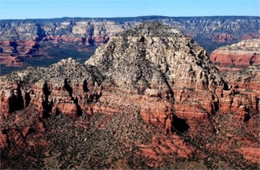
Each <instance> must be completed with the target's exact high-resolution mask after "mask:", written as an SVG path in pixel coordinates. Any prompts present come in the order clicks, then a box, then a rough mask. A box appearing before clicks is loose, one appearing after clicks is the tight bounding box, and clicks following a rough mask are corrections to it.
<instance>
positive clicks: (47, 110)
mask: <svg viewBox="0 0 260 170" xmlns="http://www.w3.org/2000/svg"><path fill="white" fill-rule="evenodd" d="M42 91H43V94H44V95H45V98H44V101H43V102H42V107H43V118H46V117H49V116H50V115H49V113H50V112H51V110H52V103H49V100H48V98H49V95H50V94H51V91H49V88H48V85H47V83H46V82H45V83H44V85H43V88H42Z"/></svg>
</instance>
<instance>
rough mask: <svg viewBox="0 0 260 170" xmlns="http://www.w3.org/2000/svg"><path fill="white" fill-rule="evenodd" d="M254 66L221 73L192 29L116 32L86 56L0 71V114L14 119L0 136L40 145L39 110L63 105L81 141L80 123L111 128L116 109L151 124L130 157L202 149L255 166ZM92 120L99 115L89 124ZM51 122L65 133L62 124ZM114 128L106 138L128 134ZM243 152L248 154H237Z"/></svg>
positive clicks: (150, 27)
mask: <svg viewBox="0 0 260 170" xmlns="http://www.w3.org/2000/svg"><path fill="white" fill-rule="evenodd" d="M258 72H259V67H258V66H250V67H249V68H248V69H247V70H244V71H243V72H238V73H236V74H232V75H231V74H230V75H227V76H226V77H224V76H223V75H222V74H221V73H220V72H219V71H218V69H216V68H215V67H214V66H213V65H212V63H211V62H210V61H209V57H208V56H207V55H206V51H205V50H204V49H203V48H202V47H200V46H199V45H198V44H197V43H195V42H194V41H193V40H192V39H190V38H187V37H185V36H184V35H182V34H181V33H180V32H179V31H177V30H175V29H172V28H170V27H167V26H164V25H161V24H159V23H148V24H144V25H140V26H138V27H137V28H135V29H132V30H129V31H126V32H123V33H120V34H118V35H116V36H114V37H112V38H111V39H110V41H109V42H108V43H107V44H106V45H105V46H102V47H100V48H98V49H97V51H96V53H95V55H94V56H92V58H91V59H90V60H88V61H86V63H85V65H82V64H79V63H78V62H76V61H75V60H72V59H71V58H70V59H67V60H61V61H60V62H58V63H56V64H53V65H51V66H50V67H48V68H28V69H26V70H22V71H19V72H15V73H12V74H10V75H6V76H2V77H0V85H1V86H0V100H1V103H0V104H1V111H0V113H1V118H2V119H1V120H2V121H1V124H4V122H8V121H10V123H11V124H10V126H11V127H12V128H9V129H7V128H5V127H6V126H7V125H5V124H4V125H5V126H3V127H4V128H2V129H0V130H2V131H1V134H0V139H1V141H0V146H1V148H7V147H9V146H8V145H9V144H8V142H6V141H11V143H12V146H11V148H16V147H17V146H18V148H19V147H23V148H26V149H28V148H31V147H32V148H35V147H37V146H44V145H45V144H46V143H45V142H44V141H45V140H44V139H45V138H44V132H46V130H45V126H44V124H43V122H42V120H43V121H44V122H45V123H46V124H48V122H51V121H53V122H55V123H54V124H55V125H56V123H58V122H57V121H59V120H57V117H58V115H62V116H60V119H62V117H63V116H64V115H67V117H66V116H65V118H64V119H63V120H68V119H69V118H72V119H73V121H75V124H74V125H73V127H75V128H82V129H81V131H80V132H79V131H77V132H76V130H75V131H74V132H73V134H74V137H76V134H78V133H80V134H81V135H82V137H81V138H80V140H79V141H81V142H82V138H83V139H84V138H85V137H86V136H85V137H83V135H85V133H82V130H84V131H85V130H86V131H87V130H88V129H89V130H90V132H89V134H88V135H87V136H92V134H93V133H95V132H100V135H101V134H104V133H103V132H104V129H105V130H106V129H109V127H107V126H106V125H107V124H108V123H107V122H110V123H111V122H112V124H120V123H122V122H121V119H119V118H118V117H116V116H117V115H120V113H121V114H122V113H123V116H126V115H128V114H130V113H133V112H136V113H138V114H137V115H138V116H140V119H142V122H144V125H146V127H145V128H144V127H142V128H140V129H141V131H146V130H147V129H149V128H151V127H153V131H152V132H153V133H154V134H153V135H152V136H153V137H152V139H151V136H150V139H149V140H147V139H146V140H144V138H145V137H146V136H145V137H144V136H142V137H141V138H142V140H141V142H140V141H139V142H136V143H135V144H133V143H131V144H132V145H133V146H134V147H133V148H136V146H137V148H138V149H137V150H135V152H134V154H133V155H134V157H135V156H136V157H138V156H141V157H142V158H145V159H147V160H148V161H147V162H146V163H145V164H146V165H147V166H148V167H160V166H162V165H163V163H164V161H165V160H167V159H172V158H173V157H172V156H173V155H174V156H175V158H182V159H188V158H193V157H194V155H196V157H194V158H196V160H197V159H200V160H201V161H208V162H210V161H215V160H211V159H213V158H214V159H215V158H219V160H222V159H220V158H222V157H223V155H224V156H225V158H226V159H228V160H229V161H231V162H232V161H234V162H236V166H238V167H240V168H243V166H246V165H248V164H249V165H250V166H255V164H253V163H258V162H259V155H257V154H256V153H255V152H252V151H251V150H252V149H245V148H248V147H249V146H250V148H260V147H259V144H258V141H257V140H256V139H257V138H256V137H258V132H257V130H256V129H257V123H258V122H257V120H258V119H257V116H258V115H259V108H260V102H259V94H260V92H259V76H260V75H259V74H258ZM130 106H131V107H130ZM133 108H134V109H133ZM27 112H28V113H29V114H27ZM19 113H20V114H19ZM16 115H17V117H16V118H15V122H16V123H15V124H22V122H23V121H25V122H26V125H24V126H21V127H19V128H17V127H16V126H15V125H13V124H12V121H13V117H14V116H16ZM19 115H21V116H19ZM26 116H28V117H26ZM84 116H88V119H87V121H86V122H87V123H86V122H85V124H84V122H81V121H80V120H77V119H80V118H81V117H84ZM98 116H100V117H101V120H100V121H98V120H97V119H99V117H98ZM27 119H28V120H27ZM26 120H27V121H26ZM69 120H71V119H69ZM91 121H93V122H94V123H93V125H92V126H87V125H86V124H88V123H89V122H91ZM129 121H131V120H129ZM31 122H33V123H31ZM96 122H97V123H96ZM127 122H128V120H127ZM8 123H9V122H8ZM62 123H64V122H62ZM124 123H126V122H124ZM128 123H129V124H127V125H126V126H124V128H123V129H124V130H126V131H128V130H129V131H130V129H129V127H130V126H137V125H140V124H135V122H128ZM63 125H64V124H63ZM8 126H9V125H8ZM54 127H55V128H54V129H56V128H61V131H62V133H63V135H64V134H66V128H63V127H56V126H54ZM148 127H149V128H148ZM245 127H249V128H248V129H246V128H245ZM46 128H48V126H46ZM93 128H97V129H93ZM151 129H152V128H151ZM111 130H112V132H109V133H107V134H106V135H105V138H108V140H110V138H115V139H116V141H117V142H118V141H121V140H122V141H124V140H123V139H122V138H123V137H122V136H124V134H116V133H117V132H116V131H117V130H118V129H117V128H114V126H113V128H111ZM34 131H35V133H31V132H34ZM46 133H47V134H49V133H48V132H46ZM125 133H128V132H125ZM140 133H141V132H140ZM70 135H71V134H70ZM243 135H244V136H243ZM93 136H94V135H93ZM137 136H138V135H137ZM247 136H248V138H247ZM252 136H253V137H252ZM37 137H39V139H41V140H36V139H37ZM121 137H122V138H121ZM135 137H136V136H135ZM96 138H97V139H98V135H96V136H94V138H93V139H95V140H96ZM127 138H130V137H129V136H128V137H127ZM147 138H149V137H147ZM59 139H60V138H59ZM85 140H88V138H87V137H86V138H85V139H84V140H83V141H84V142H85ZM102 140H107V139H102ZM134 140H135V138H134ZM126 141H128V139H127V140H126ZM74 143H75V142H74ZM233 143H235V144H237V145H234V144H233ZM106 144H107V143H105V144H104V145H105V146H106ZM126 144H129V145H130V143H127V142H126ZM46 145H47V144H46ZM98 146H101V145H98ZM62 147H63V145H62ZM107 148H109V147H107ZM6 150H7V151H8V154H11V153H13V151H10V150H9V149H6ZM112 150H113V149H112ZM62 152H65V153H67V150H66V151H62ZM106 152H107V151H106ZM234 153H235V154H234ZM238 153H241V154H242V155H244V158H242V159H245V160H251V161H252V162H250V163H248V164H245V163H244V162H240V160H236V159H238V158H239V159H240V157H239V156H237V155H236V154H238ZM90 154H91V153H90ZM68 155H71V154H68ZM110 155H111V154H110ZM133 155H132V156H133ZM212 155H213V156H214V157H213V156H212ZM92 156H93V155H92ZM207 157H208V159H207V160H205V159H206V158H207ZM234 158H235V159H234ZM233 159H234V160H233ZM229 161H227V162H229ZM216 162H218V160H216ZM231 167H232V166H231Z"/></svg>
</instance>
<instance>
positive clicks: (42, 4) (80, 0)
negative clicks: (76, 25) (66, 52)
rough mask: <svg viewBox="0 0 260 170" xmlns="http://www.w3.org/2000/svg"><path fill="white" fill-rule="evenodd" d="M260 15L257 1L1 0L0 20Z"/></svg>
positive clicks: (258, 0)
mask: <svg viewBox="0 0 260 170" xmlns="http://www.w3.org/2000/svg"><path fill="white" fill-rule="evenodd" d="M147 15H162V16H260V0H0V19H27V18H60V17H134V16H147Z"/></svg>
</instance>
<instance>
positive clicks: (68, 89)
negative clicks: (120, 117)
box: [64, 79, 73, 97]
mask: <svg viewBox="0 0 260 170" xmlns="http://www.w3.org/2000/svg"><path fill="white" fill-rule="evenodd" d="M64 88H65V90H66V91H68V92H69V95H70V97H72V93H73V89H72V88H71V87H70V85H69V83H68V80H67V79H65V80H64Z"/></svg>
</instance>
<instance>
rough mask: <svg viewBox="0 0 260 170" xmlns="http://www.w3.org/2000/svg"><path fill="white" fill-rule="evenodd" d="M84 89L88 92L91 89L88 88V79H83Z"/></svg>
mask: <svg viewBox="0 0 260 170" xmlns="http://www.w3.org/2000/svg"><path fill="white" fill-rule="evenodd" d="M83 91H84V92H88V91H89V89H88V83H87V81H86V80H84V81H83Z"/></svg>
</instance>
